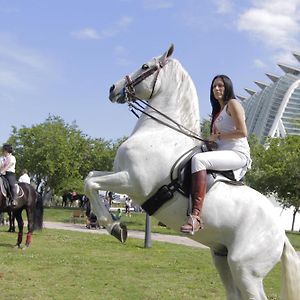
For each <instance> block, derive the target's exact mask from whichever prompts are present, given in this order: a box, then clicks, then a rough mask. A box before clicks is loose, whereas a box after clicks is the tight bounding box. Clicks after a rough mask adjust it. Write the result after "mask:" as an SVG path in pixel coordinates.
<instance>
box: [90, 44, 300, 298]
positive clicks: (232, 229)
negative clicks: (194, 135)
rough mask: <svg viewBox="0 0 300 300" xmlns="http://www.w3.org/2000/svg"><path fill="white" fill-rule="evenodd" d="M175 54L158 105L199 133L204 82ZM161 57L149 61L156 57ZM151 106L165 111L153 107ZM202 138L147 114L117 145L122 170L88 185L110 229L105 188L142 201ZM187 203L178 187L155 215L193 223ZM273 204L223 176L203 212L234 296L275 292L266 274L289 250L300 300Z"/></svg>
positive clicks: (297, 267) (142, 87) (208, 238)
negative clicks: (199, 88) (267, 286)
mask: <svg viewBox="0 0 300 300" xmlns="http://www.w3.org/2000/svg"><path fill="white" fill-rule="evenodd" d="M171 54H172V49H169V51H167V52H166V53H165V54H164V55H162V56H161V57H159V58H157V59H159V60H162V61H163V60H164V59H166V58H168V60H169V62H168V63H167V64H166V66H165V67H164V68H163V69H161V71H160V73H159V76H158V80H157V83H156V86H155V91H154V94H153V97H152V99H151V105H152V106H154V107H155V108H157V109H159V110H160V111H162V112H164V113H165V114H167V115H168V116H170V117H171V118H173V119H174V120H176V121H177V122H179V123H181V124H182V125H184V126H185V127H187V128H189V129H191V130H192V131H194V132H199V128H200V126H199V114H198V111H199V110H198V98H197V94H196V89H195V87H194V84H193V82H192V80H191V78H190V77H189V75H188V73H187V72H186V71H185V70H184V69H183V68H182V66H181V64H180V63H179V62H178V61H177V60H175V59H172V58H170V57H169V56H170V55H171ZM157 59H153V60H152V61H151V62H150V63H149V65H150V66H151V65H153V64H155V63H156V62H157ZM141 72H143V70H138V71H137V72H136V73H135V74H133V75H132V78H133V79H134V78H135V77H136V76H137V75H139V74H140V73H141ZM154 76H155V75H152V76H150V77H149V78H147V79H145V80H144V81H143V82H141V83H140V84H139V85H138V86H137V87H136V95H137V96H138V97H140V98H144V99H148V98H149V95H150V94H151V91H152V84H153V77H154ZM124 84H125V81H124V80H121V81H120V82H118V83H117V84H115V88H114V89H113V90H112V91H111V95H110V99H111V100H112V101H113V102H114V101H116V100H120V99H121V98H122V96H121V91H122V89H123V87H124ZM146 110H147V112H149V113H151V114H153V115H155V116H156V117H158V118H159V117H160V116H159V115H157V113H155V112H153V111H151V109H149V108H146ZM196 144H197V142H196V140H193V139H191V138H189V137H187V136H185V135H183V134H181V133H178V132H176V131H174V130H172V129H170V128H168V127H166V126H164V125H162V124H159V123H157V122H156V121H154V120H152V119H150V118H149V117H147V116H144V115H143V116H141V118H140V119H139V120H138V122H137V124H136V127H135V128H134V130H133V133H132V135H131V136H130V137H129V138H128V139H127V140H126V141H125V142H124V143H123V144H122V145H121V146H120V148H119V150H118V152H117V155H116V158H115V163H114V173H107V172H98V171H93V172H91V173H90V174H89V176H88V177H87V179H86V184H85V188H86V192H87V194H88V196H89V198H90V200H91V204H92V208H93V210H94V211H95V213H96V215H97V217H98V219H100V221H101V222H102V223H103V224H104V225H105V226H106V227H107V229H108V231H109V232H110V231H111V228H112V225H113V224H114V223H113V220H112V218H111V216H110V214H109V212H108V210H107V208H106V207H105V206H104V205H103V203H102V202H101V200H99V197H98V190H111V191H114V192H118V193H124V194H127V195H129V196H130V197H131V198H132V199H134V201H135V202H137V203H140V204H142V203H143V202H144V201H145V200H146V199H147V198H149V197H150V196H151V195H153V194H154V193H155V192H156V191H157V190H158V189H159V188H160V187H161V186H162V185H163V184H167V183H169V177H170V170H171V167H172V166H173V164H174V162H175V161H176V160H177V159H178V157H179V156H180V155H182V154H183V153H185V152H186V151H187V150H188V149H190V148H192V147H194V146H195V145H196ZM187 208H188V200H187V199H186V198H184V197H183V196H182V195H180V194H178V193H176V194H175V197H174V198H173V199H172V200H171V201H169V202H168V203H166V204H165V205H164V206H163V207H162V208H161V209H160V210H159V211H158V212H157V213H156V214H155V217H156V218H157V219H158V220H160V221H162V222H163V223H165V224H166V225H167V226H169V227H171V228H173V229H175V230H177V231H179V228H180V226H181V225H182V224H183V223H184V222H185V219H186V212H187ZM273 211H274V209H273V206H272V205H271V204H270V203H269V201H268V200H267V199H266V198H265V197H264V196H262V195H261V194H260V193H258V192H256V191H255V190H253V189H251V188H249V187H247V186H231V185H228V184H225V183H221V182H220V183H216V184H215V185H214V186H213V187H212V189H211V190H210V191H209V192H208V193H207V196H206V199H205V203H204V207H203V215H202V216H203V221H204V225H205V228H204V229H203V230H200V231H199V232H197V233H196V234H195V236H193V237H192V238H193V239H194V240H196V241H199V242H201V243H203V244H205V245H207V246H209V247H210V248H211V250H212V256H213V260H214V263H215V265H216V268H217V270H218V272H219V274H220V277H221V279H222V281H223V284H224V286H225V289H226V292H227V298H228V299H230V300H235V299H255V300H262V299H267V298H266V296H265V293H264V290H263V284H262V280H263V278H264V277H265V276H266V275H267V273H268V272H269V271H270V270H271V269H272V268H273V267H274V265H275V264H276V263H277V262H279V261H280V259H281V257H284V259H283V260H282V262H283V264H284V266H285V267H284V268H283V275H284V276H283V277H284V278H285V279H284V280H283V283H284V288H283V293H284V294H283V299H285V300H296V299H298V296H299V295H300V263H299V260H298V257H297V254H296V252H295V251H294V249H293V248H292V246H291V245H290V243H289V242H288V240H287V238H286V236H285V233H284V230H283V229H282V227H281V226H280V225H279V224H278V218H276V217H275V215H274V213H273ZM227 251H228V255H227V256H220V255H216V254H215V253H219V254H222V253H223V254H225V253H226V252H227ZM287 253H288V254H287ZM190 259H195V258H192V257H191V258H190ZM291 269H292V271H291ZM291 272H292V273H293V276H292V277H293V278H296V279H295V281H294V283H293V284H292V281H291V280H290V277H291V276H290V274H291ZM285 275H288V276H287V277H286V276H285ZM287 295H288V296H287Z"/></svg>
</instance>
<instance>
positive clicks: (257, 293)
mask: <svg viewBox="0 0 300 300" xmlns="http://www.w3.org/2000/svg"><path fill="white" fill-rule="evenodd" d="M228 262H229V266H230V270H231V273H232V278H233V280H234V282H235V284H236V285H237V287H238V288H239V290H240V292H241V298H240V299H243V300H267V299H268V298H267V296H266V294H265V292H264V287H263V277H262V276H259V275H258V272H255V270H254V268H253V266H252V265H251V264H249V263H248V262H247V263H245V262H243V261H236V260H231V258H229V259H228Z"/></svg>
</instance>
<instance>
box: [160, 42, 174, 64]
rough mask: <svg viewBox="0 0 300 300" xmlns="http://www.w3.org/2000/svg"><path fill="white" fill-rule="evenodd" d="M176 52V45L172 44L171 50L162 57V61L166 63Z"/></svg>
mask: <svg viewBox="0 0 300 300" xmlns="http://www.w3.org/2000/svg"><path fill="white" fill-rule="evenodd" d="M173 52H174V45H173V44H171V45H170V47H169V49H168V50H167V51H166V52H165V53H164V54H163V55H162V57H161V59H162V60H163V61H165V60H166V59H168V58H169V57H170V56H171V55H172V54H173Z"/></svg>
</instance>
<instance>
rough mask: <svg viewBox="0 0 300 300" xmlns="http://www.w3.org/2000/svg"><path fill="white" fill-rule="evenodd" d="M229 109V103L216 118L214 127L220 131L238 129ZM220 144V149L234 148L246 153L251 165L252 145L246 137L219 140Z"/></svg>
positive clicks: (233, 149)
mask: <svg viewBox="0 0 300 300" xmlns="http://www.w3.org/2000/svg"><path fill="white" fill-rule="evenodd" d="M226 110H227V104H226V105H225V107H224V108H223V110H222V111H221V113H220V114H219V116H218V117H217V118H216V120H215V122H214V128H216V129H217V131H218V132H220V133H221V134H222V133H226V132H232V131H234V130H236V127H235V124H234V122H233V119H232V118H231V116H229V114H228V113H227V112H226ZM216 142H217V144H218V150H232V151H236V152H239V153H242V154H244V155H245V156H246V157H247V160H248V164H247V165H250V163H251V159H250V147H249V144H248V141H247V138H246V137H243V138H237V139H230V140H222V139H221V140H217V141H216Z"/></svg>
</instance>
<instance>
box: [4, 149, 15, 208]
mask: <svg viewBox="0 0 300 300" xmlns="http://www.w3.org/2000/svg"><path fill="white" fill-rule="evenodd" d="M2 153H3V158H2V160H1V164H0V173H1V175H3V176H4V177H5V178H6V179H7V180H8V182H9V186H10V191H11V203H10V204H11V206H12V207H15V206H17V180H16V174H15V172H16V158H15V157H14V156H13V154H12V153H13V149H12V146H11V145H9V144H4V145H3V147H2Z"/></svg>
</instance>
